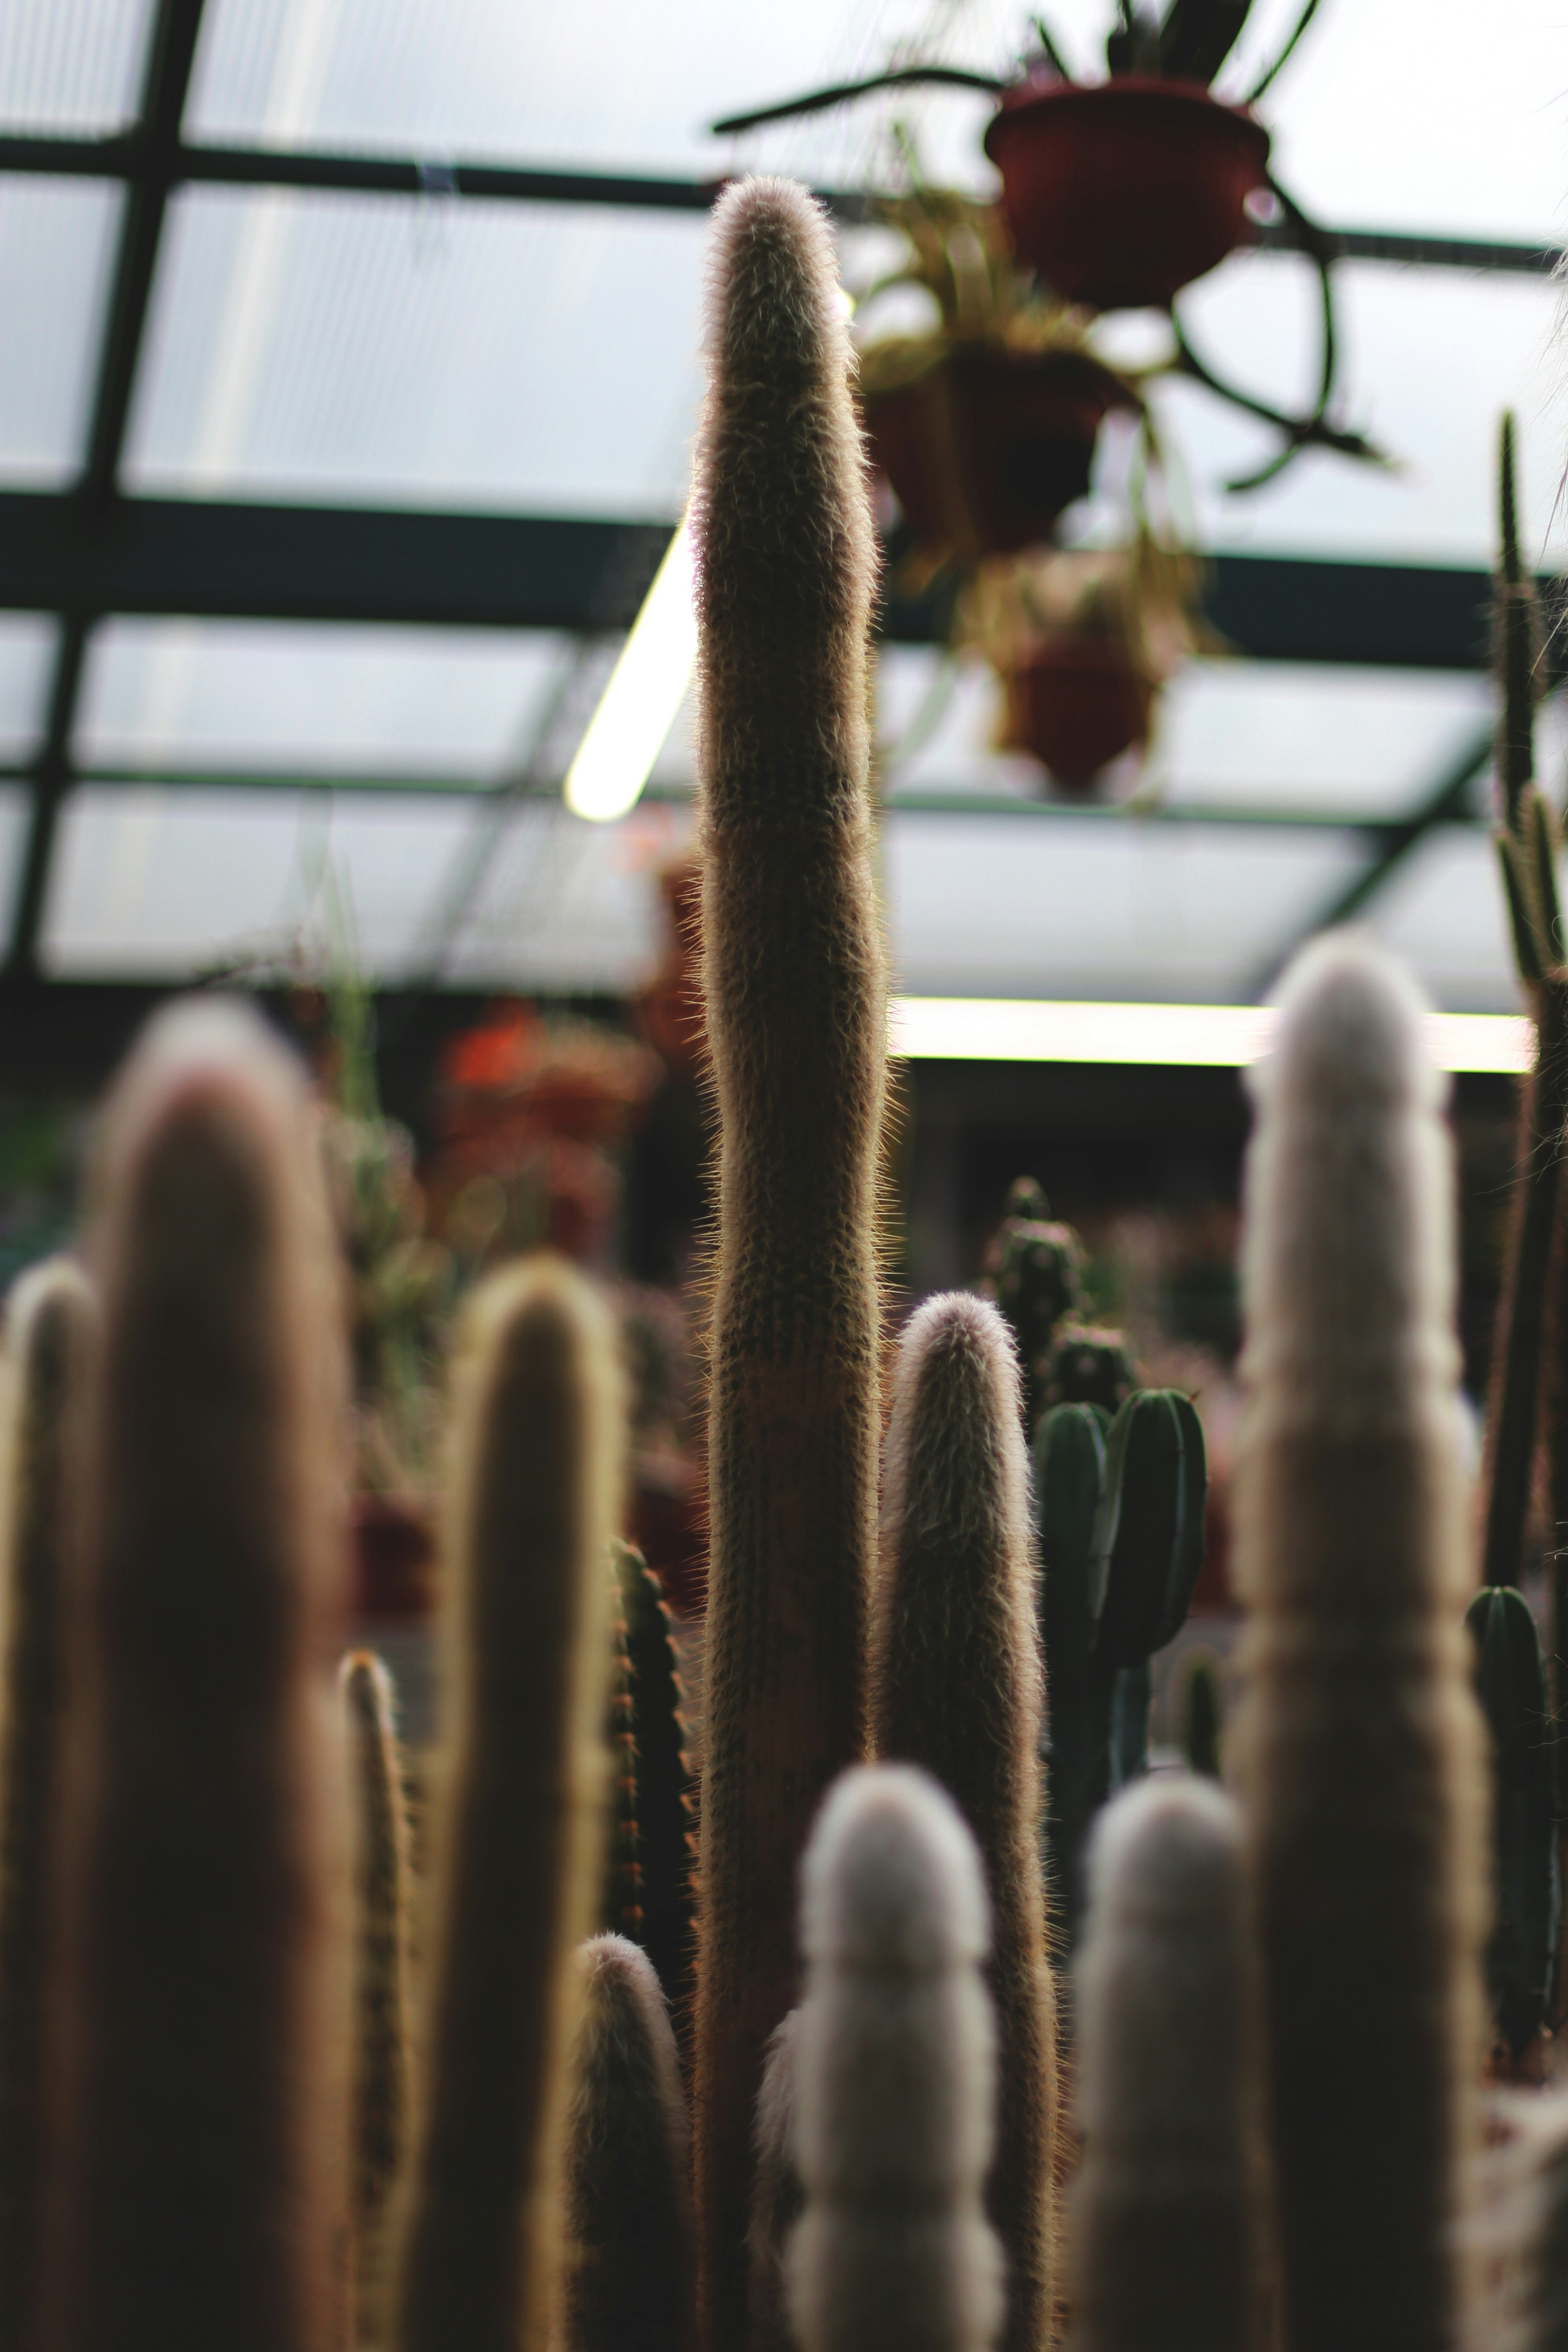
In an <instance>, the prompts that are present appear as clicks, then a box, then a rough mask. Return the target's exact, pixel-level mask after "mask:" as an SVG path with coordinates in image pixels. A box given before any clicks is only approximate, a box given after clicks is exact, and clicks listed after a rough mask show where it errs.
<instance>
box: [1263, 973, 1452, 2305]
mask: <svg viewBox="0 0 1568 2352" xmlns="http://www.w3.org/2000/svg"><path fill="white" fill-rule="evenodd" d="M1257 1092H1258V1129H1257V1133H1256V1137H1255V1140H1254V1142H1253V1145H1252V1148H1251V1153H1250V1157H1249V1160H1248V1166H1247V1222H1246V1230H1245V1240H1244V1249H1243V1303H1244V1307H1245V1313H1246V1328H1247V1346H1246V1353H1245V1357H1244V1360H1243V1362H1244V1377H1245V1381H1246V1385H1247V1411H1246V1416H1245V1420H1244V1423H1243V1427H1242V1431H1241V1435H1240V1440H1239V1443H1238V1447H1237V1474H1236V1475H1237V1484H1236V1577H1237V1585H1238V1588H1239V1590H1240V1591H1241V1593H1242V1595H1243V1597H1244V1599H1245V1600H1246V1601H1247V1603H1248V1604H1249V1606H1250V1610H1251V1612H1252V1613H1251V1620H1250V1623H1249V1625H1248V1628H1247V1633H1246V1635H1245V1637H1244V1646H1243V1651H1242V1657H1241V1663H1242V1666H1243V1670H1244V1684H1245V1689H1244V1696H1243V1702H1242V1707H1241V1711H1240V1713H1239V1714H1238V1717H1237V1724H1236V1732H1235V1748H1236V1751H1237V1759H1238V1762H1239V1764H1240V1768H1241V1780H1242V1786H1243V1788H1244V1790H1245V1794H1246V1827H1247V1877H1248V1881H1249V1901H1250V1906H1251V1910H1252V1914H1253V1926H1254V1930H1255V1933H1256V1936H1257V1937H1258V1948H1259V1950H1260V1954H1261V1962H1262V1992H1263V2013H1264V2023H1265V2028H1266V2040H1267V2076H1268V2080H1267V2092H1268V2115H1269V2127H1270V2130H1271V2135H1272V2141H1273V2151H1272V2161H1273V2166H1274V2170H1275V2174H1276V2178H1277V2183H1278V2200H1279V2212H1278V2234H1279V2257H1280V2263H1281V2270H1282V2296H1283V2316H1284V2338H1285V2342H1286V2344H1287V2346H1288V2347H1289V2352H1330V2347H1332V2352H1363V2347H1364V2352H1388V2347H1390V2346H1394V2345H1397V2346H1399V2347H1403V2352H1448V2347H1452V2345H1453V2344H1454V2342H1455V2340H1456V2334H1457V2329H1458V2317H1459V2295H1460V2284H1461V2282H1460V2277H1459V2271H1458V2263H1459V2257H1458V2252H1457V2250H1456V2246H1455V2242H1454V2235H1453V2227H1452V2225H1453V2221H1454V2208H1455V2199H1456V2184H1457V2180H1458V2174H1459V2169H1460V2167H1461V2165H1462V2164H1463V2163H1464V2161H1465V2159H1466V2158H1468V2155H1469V2153H1470V2151H1471V2148H1472V2146H1473V2141H1474V2133H1475V2116H1474V2101H1473V2093H1472V2084H1474V2082H1475V2081H1476V2079H1477V2076H1478V2073H1479V2058H1480V2053H1481V2051H1482V2048H1483V2046H1484V2038H1485V2028H1484V2002H1483V1998H1482V1986H1481V1969H1480V1955H1481V1948H1482V1944H1483V1941H1484V1938H1485V1934H1486V1925H1487V1919H1486V1913H1487V1902H1486V1884H1485V1865H1484V1859H1483V1855H1484V1839H1485V1823H1486V1818H1487V1811H1488V1807H1487V1787H1486V1768H1485V1758H1484V1748H1483V1738H1482V1729H1481V1725H1480V1721H1479V1715H1478V1711H1477V1706H1476V1702H1475V1698H1474V1696H1473V1694H1472V1691H1471V1687H1470V1662H1469V1656H1468V1638H1467V1636H1466V1633H1465V1631H1464V1625H1463V1622H1462V1615H1461V1611H1462V1606H1463V1601H1464V1597H1465V1591H1466V1587H1467V1583H1468V1546H1467V1525H1466V1518H1467V1514H1466V1499H1467V1498H1466V1475H1465V1470H1464V1466H1463V1464H1464V1444H1463V1433H1462V1429H1461V1424H1460V1420H1459V1411H1458V1393H1457V1388H1456V1380H1457V1373H1458V1349H1457V1347H1456V1344H1455V1339H1454V1332H1453V1312H1454V1276H1455V1267H1454V1241H1453V1230H1452V1218H1453V1202H1452V1189H1453V1176H1452V1167H1451V1160H1450V1150H1449V1144H1448V1139H1447V1132H1446V1130H1445V1129H1444V1126H1443V1123H1442V1119H1441V1115H1440V1114H1441V1089H1440V1086H1439V1081H1438V1078H1437V1075H1436V1072H1435V1071H1434V1069H1433V1068H1432V1066H1431V1063H1430V1061H1429V1060H1428V1057H1427V1053H1426V1044H1425V1040H1424V1037H1423V1034H1422V1008H1421V1005H1420V1003H1419V1000H1418V999H1417V997H1416V994H1415V991H1414V990H1413V989H1412V988H1411V987H1410V985H1409V984H1408V982H1405V979H1404V978H1403V977H1402V975H1401V974H1400V973H1399V971H1397V969H1396V968H1395V967H1394V966H1393V965H1392V964H1390V963H1389V962H1388V961H1387V960H1386V959H1385V958H1384V957H1383V956H1382V955H1381V954H1380V953H1379V952H1378V951H1377V950H1375V949H1374V948H1373V947H1372V946H1371V945H1370V944H1366V943H1363V942H1362V941H1360V940H1357V939H1356V938H1355V936H1354V935H1353V934H1350V935H1347V934H1333V935H1331V936H1330V937H1328V938H1327V939H1325V940H1320V941H1319V942H1317V944H1316V945H1315V946H1313V947H1312V948H1311V949H1310V950H1308V951H1307V952H1306V954H1305V955H1303V956H1302V957H1301V958H1300V961H1299V962H1298V963H1297V965H1296V967H1295V970H1294V971H1293V973H1292V975H1291V978H1290V981H1289V985H1288V987H1287V990H1286V992H1285V997H1284V1002H1283V1004H1282V1008H1281V1013H1280V1020H1279V1031H1278V1034H1277V1037H1276V1041H1275V1046H1274V1051H1273V1053H1272V1055H1270V1057H1269V1059H1268V1061H1267V1062H1266V1063H1265V1064H1263V1065H1262V1066H1261V1068H1260V1072H1259V1075H1258V1087H1257Z"/></svg>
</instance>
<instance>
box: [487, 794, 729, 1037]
mask: <svg viewBox="0 0 1568 2352" xmlns="http://www.w3.org/2000/svg"><path fill="white" fill-rule="evenodd" d="M473 822H474V823H475V824H482V823H483V822H484V817H483V814H481V812H479V811H478V810H475V811H474V812H473ZM689 827H690V813H689V810H686V809H676V808H669V807H662V808H661V807H655V806H647V805H645V806H643V807H639V808H637V809H635V810H634V811H633V812H632V814H631V815H630V816H628V817H624V818H623V819H622V820H621V822H620V823H619V824H583V823H581V822H580V821H579V819H577V818H576V817H574V816H568V815H567V814H566V813H565V812H564V810H563V808H562V807H561V804H560V803H559V802H547V803H542V804H541V805H536V806H533V807H529V808H524V809H521V810H520V811H519V812H518V813H517V814H516V815H515V816H514V817H513V818H512V820H511V821H510V824H509V825H508V827H507V829H506V831H505V833H504V835H502V837H501V840H500V844H499V845H498V848H497V852H496V854H495V855H494V856H493V857H492V858H491V859H490V860H489V866H488V869H487V877H486V881H485V885H484V887H483V889H482V890H481V892H480V895H479V899H478V901H477V903H476V905H475V907H474V908H473V911H472V914H471V917H470V919H469V920H468V923H467V925H466V926H465V928H464V930H463V933H462V935H461V937H460V939H459V940H458V942H457V945H456V949H455V950H454V952H453V954H452V956H451V958H450V960H449V961H448V963H447V973H446V977H447V980H448V982H451V983H453V984H454V985H459V986H461V985H468V986H472V987H510V988H523V989H537V990H540V991H542V992H559V993H563V994H573V993H579V992H582V993H592V992H599V991H604V990H609V991H622V990H626V989H630V988H635V987H637V985H639V984H640V982H643V981H644V980H646V979H647V976H648V974H649V973H650V972H651V971H652V970H653V968H654V966H655V964H656V963H657V962H658V958H659V956H660V954H661V953H662V951H663V948H664V940H665V929H664V916H663V911H662V904H661V900H660V898H659V893H658V887H657V875H658V868H659V866H661V865H662V864H663V863H664V861H665V860H666V859H667V858H669V857H672V856H675V855H676V853H677V851H678V850H679V848H680V846H681V845H682V844H683V843H684V842H685V841H686V840H687V839H688V838H689Z"/></svg>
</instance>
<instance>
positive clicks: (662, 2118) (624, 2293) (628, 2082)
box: [557, 1936, 696, 2352]
mask: <svg viewBox="0 0 1568 2352" xmlns="http://www.w3.org/2000/svg"><path fill="white" fill-rule="evenodd" d="M577 1964H578V1969H579V1973H580V1975H581V1979H582V2013H581V2016H580V2017H579V2020H578V2023H577V2030H576V2034H575V2038H574V2042H573V2046H572V2063H571V2093H570V2098H569V2102H568V2106H567V2116H566V2148H565V2158H564V2178H565V2209H564V2217H565V2232H564V2240H563V2260H564V2273H565V2274H564V2277H563V2284H562V2293H561V2319H560V2334H559V2337H558V2339H557V2340H558V2342H559V2344H560V2346H561V2347H563V2352H691V2346H692V2344H693V2341H694V2339H695V2334H696V2306H695V2288H696V2276H695V2245H694V2242H693V2236H692V2227H691V2175H690V2151H689V2146H688V2130H687V2119H686V2106H685V2102H684V2100H683V2098H682V2095H681V2087H680V2062H679V2058H678V2057H677V2055H676V2049H675V2036H674V2034H673V2033H672V2032H671V2031H670V2025H669V2013H668V2010H667V2009H666V2007H665V2000H664V1995H663V1993H662V1992H661V1991H660V1990H659V1984H658V1978H657V1976H655V1974H654V1971H653V1965H652V1963H651V1961H650V1960H649V1959H648V1958H647V1954H646V1953H645V1952H642V1951H640V1950H639V1949H638V1948H637V1946H636V1945H635V1944H633V1943H629V1942H628V1941H627V1940H626V1937H622V1936H596V1937H595V1938H594V1939H593V1941H592V1942H591V1943H587V1944H584V1946H583V1947H582V1948H581V1950H580V1952H579V1953H578V1956H577Z"/></svg>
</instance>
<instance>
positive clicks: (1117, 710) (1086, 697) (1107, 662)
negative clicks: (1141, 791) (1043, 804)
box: [1006, 635, 1154, 792]
mask: <svg viewBox="0 0 1568 2352" xmlns="http://www.w3.org/2000/svg"><path fill="white" fill-rule="evenodd" d="M1006 686H1007V742H1008V744H1009V746H1010V747H1011V748H1012V749H1014V750H1016V751H1032V752H1033V753H1034V755H1035V757H1036V759H1037V760H1040V761H1044V763H1045V765H1046V766H1047V768H1048V769H1049V770H1050V772H1051V774H1052V775H1053V776H1054V777H1055V779H1056V781H1057V782H1058V784H1060V785H1062V786H1064V787H1065V789H1066V790H1067V791H1068V792H1085V791H1087V790H1088V788H1089V786H1090V785H1091V784H1092V783H1093V782H1094V779H1095V778H1096V776H1098V775H1099V773H1100V770H1101V769H1102V768H1106V767H1109V766H1110V762H1111V761H1112V760H1114V759H1116V758H1117V757H1118V756H1119V755H1120V754H1121V752H1123V751H1126V750H1127V749H1128V748H1129V747H1130V745H1131V744H1133V743H1142V741H1143V740H1144V738H1145V737H1146V735H1147V734H1148V732H1149V713H1150V710H1151V709H1152V704H1153V699H1154V691H1153V688H1152V686H1151V684H1150V682H1149V680H1148V679H1147V677H1144V676H1143V674H1142V671H1141V670H1139V669H1137V668H1135V667H1134V666H1133V664H1132V663H1131V661H1130V660H1129V658H1128V656H1127V652H1126V649H1125V647H1124V646H1120V645H1117V644H1115V643H1113V642H1111V641H1110V640H1109V639H1107V638H1104V637H1090V636H1078V635H1062V636H1059V637H1053V638H1052V639H1051V640H1050V642H1049V643H1048V644H1046V645H1042V646H1038V647H1037V649H1036V651H1035V652H1034V653H1033V654H1032V655H1031V656H1029V658H1028V660H1027V661H1026V662H1024V663H1023V664H1022V665H1021V666H1020V667H1018V668H1017V669H1015V670H1012V671H1010V672H1009V673H1008V675H1007V679H1006Z"/></svg>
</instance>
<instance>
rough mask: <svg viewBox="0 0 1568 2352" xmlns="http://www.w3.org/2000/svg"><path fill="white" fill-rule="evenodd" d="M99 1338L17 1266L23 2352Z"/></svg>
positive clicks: (18, 2169)
mask: <svg viewBox="0 0 1568 2352" xmlns="http://www.w3.org/2000/svg"><path fill="white" fill-rule="evenodd" d="M97 1336H98V1317H97V1310H96V1305H95V1302H94V1299H93V1295H92V1291H91V1287H90V1286H89V1283H88V1281H87V1278H86V1276H84V1275H83V1274H82V1272H81V1270H80V1268H79V1266H77V1265H74V1264H73V1263H72V1262H71V1260H70V1259H68V1258H51V1259H50V1260H48V1262H47V1264H46V1265H41V1266H38V1267H37V1268H36V1269H35V1270H34V1271H33V1272H32V1273H30V1274H27V1275H25V1276H23V1277H22V1279H21V1280H20V1281H19V1282H18V1283H17V1284H16V1287H15V1288H14V1289H13V1291H12V1293H11V1296H10V1297H9V1299H8V1300H7V1302H6V1309H5V1353H6V1357H7V1359H8V1371H9V1380H8V1383H7V1394H6V1415H5V1418H6V1427H5V1441H4V1443H5V1458H4V1465H3V1468H0V1479H3V1485H0V1494H3V1496H4V1510H5V1517H4V1521H3V1523H0V1546H3V1547H4V1598H3V1601H0V1622H3V1623H4V1627H5V1649H4V1662H3V1664H0V1709H3V1712H0V2352H27V2347H30V2345H31V2343H32V2340H33V2336H32V2329H33V2316H34V2308H35V2301H36V2295H37V2263H38V2231H39V2224H40V2219H41V2210H40V2205H39V2195H38V2190H39V2175H40V2171H41V2168H42V2165H43V2159H44V2145H45V2142H44V2105H43V2100H44V2076H43V2026H44V2011H45V1998H46V1990H47V1981H48V1967H49V1932H50V1921H51V1918H52V1911H53V1903H52V1896H53V1872H54V1868H55V1861H56V1855H55V1843H56V1842H55V1840H54V1838H53V1836H52V1834H51V1832H52V1825H53V1822H54V1820H55V1812H56V1805H57V1802H58V1792H59V1778H60V1768H61V1763H62V1760H63V1759H62V1757H61V1753H60V1748H61V1723H62V1716H63V1712H64V1699H65V1692H64V1685H63V1665H64V1659H63V1656H62V1649H63V1630H64V1629H63V1626H62V1622H61V1612H62V1603H63V1601H64V1590H63V1584H64V1579H65V1575H66V1547H67V1542H68V1528H69V1524H70V1514H71V1512H72V1511H73V1510H74V1507H75V1498H76V1495H77V1491H78V1488H77V1476H78V1472H77V1465H76V1463H75V1460H74V1451H73V1448H74V1441H75V1440H76V1438H77V1435H78V1431H77V1428H76V1416H77V1413H78V1412H79V1405H80V1397H81V1389H82V1384H83V1382H84V1381H85V1379H86V1377H87V1376H88V1372H89V1366H90V1361H91V1351H92V1349H93V1346H94V1343H95V1341H96V1339H97Z"/></svg>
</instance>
